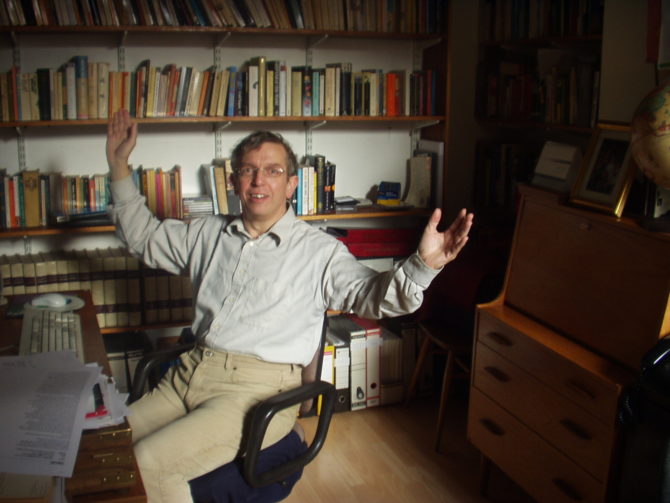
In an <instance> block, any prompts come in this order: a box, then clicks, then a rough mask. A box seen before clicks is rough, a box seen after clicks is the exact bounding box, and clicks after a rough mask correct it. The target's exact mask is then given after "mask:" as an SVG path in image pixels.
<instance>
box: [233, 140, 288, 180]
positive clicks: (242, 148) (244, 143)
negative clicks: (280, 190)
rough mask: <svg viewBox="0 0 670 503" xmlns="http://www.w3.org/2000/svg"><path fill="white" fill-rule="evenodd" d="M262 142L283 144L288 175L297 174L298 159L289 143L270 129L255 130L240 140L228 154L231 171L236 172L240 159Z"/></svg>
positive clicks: (239, 165) (240, 163)
mask: <svg viewBox="0 0 670 503" xmlns="http://www.w3.org/2000/svg"><path fill="white" fill-rule="evenodd" d="M264 143H276V144H278V145H281V146H283V147H284V150H286V169H287V170H288V176H294V175H295V174H297V169H298V159H297V158H296V156H295V153H294V152H293V149H292V148H291V145H289V143H288V142H287V141H286V140H285V139H284V137H283V136H282V135H280V134H279V133H273V132H271V131H255V132H253V133H251V134H250V135H248V136H246V137H245V138H242V140H240V142H239V143H238V144H237V145H236V146H235V148H234V149H233V152H232V154H231V156H230V162H231V164H232V166H233V172H235V173H237V170H238V169H240V167H241V165H242V159H243V158H244V156H245V155H246V154H247V153H248V152H251V151H252V150H256V149H257V148H260V146H261V145H263V144H264Z"/></svg>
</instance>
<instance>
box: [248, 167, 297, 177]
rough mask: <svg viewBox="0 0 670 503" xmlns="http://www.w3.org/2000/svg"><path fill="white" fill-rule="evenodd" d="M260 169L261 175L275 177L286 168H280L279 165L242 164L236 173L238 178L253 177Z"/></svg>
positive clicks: (280, 174)
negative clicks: (258, 165)
mask: <svg viewBox="0 0 670 503" xmlns="http://www.w3.org/2000/svg"><path fill="white" fill-rule="evenodd" d="M258 171H260V172H261V173H263V176H266V177H268V178H277V177H280V176H282V175H283V174H284V173H285V172H286V170H285V169H284V168H281V167H279V166H268V167H263V168H255V167H253V166H242V167H241V168H240V169H238V170H237V175H238V176H239V177H240V178H253V177H254V176H256V173H258Z"/></svg>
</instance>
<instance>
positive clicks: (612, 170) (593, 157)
mask: <svg viewBox="0 0 670 503" xmlns="http://www.w3.org/2000/svg"><path fill="white" fill-rule="evenodd" d="M629 147H630V133H629V131H628V129H627V128H626V127H622V126H614V125H604V124H599V125H598V126H597V127H596V130H595V132H594V133H593V136H592V137H591V142H590V144H589V148H588V151H587V153H586V155H585V156H584V159H583V161H582V164H581V167H580V169H579V172H578V174H577V179H576V180H575V184H574V185H573V187H572V191H571V193H570V201H571V202H572V203H575V204H579V205H581V206H588V207H590V208H593V209H596V210H600V211H604V212H607V213H610V214H613V215H616V216H617V217H620V216H621V213H622V212H623V207H624V205H625V204H626V198H627V197H628V192H629V191H630V187H631V184H632V182H633V177H634V175H635V165H634V163H633V160H632V158H631V152H630V148H629Z"/></svg>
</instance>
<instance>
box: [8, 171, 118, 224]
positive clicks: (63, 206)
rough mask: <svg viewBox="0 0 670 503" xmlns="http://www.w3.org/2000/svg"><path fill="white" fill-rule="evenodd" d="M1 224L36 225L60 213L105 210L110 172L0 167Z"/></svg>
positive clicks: (69, 213)
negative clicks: (69, 172)
mask: <svg viewBox="0 0 670 503" xmlns="http://www.w3.org/2000/svg"><path fill="white" fill-rule="evenodd" d="M0 181H1V183H0V201H2V205H0V221H1V223H0V228H3V229H15V228H22V227H23V228H26V227H39V226H45V225H49V224H50V223H53V222H57V221H58V220H59V219H60V218H61V217H63V216H66V215H74V214H81V213H91V212H100V211H104V210H105V209H106V208H107V205H108V204H109V202H110V194H109V176H108V175H107V174H97V175H63V174H61V173H40V171H39V170H25V171H21V172H18V173H15V174H13V175H9V174H7V171H6V170H4V169H3V170H0Z"/></svg>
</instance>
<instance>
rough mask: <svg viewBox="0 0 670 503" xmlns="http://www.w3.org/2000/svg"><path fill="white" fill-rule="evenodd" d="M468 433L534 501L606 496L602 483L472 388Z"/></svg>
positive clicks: (588, 502) (570, 502)
mask: <svg viewBox="0 0 670 503" xmlns="http://www.w3.org/2000/svg"><path fill="white" fill-rule="evenodd" d="M468 437H469V439H470V441H471V442H472V443H473V444H474V445H475V446H476V447H477V448H478V449H479V450H480V451H481V452H482V453H483V454H484V455H485V456H486V457H488V458H489V459H490V460H491V461H493V462H494V463H495V464H496V465H498V466H499V467H501V468H502V470H503V471H505V472H506V473H507V475H509V476H510V477H511V478H512V479H514V480H515V481H516V482H517V483H518V484H519V485H520V486H521V487H523V488H524V489H525V490H526V491H527V492H528V493H529V494H530V495H531V496H532V497H533V498H535V499H536V500H537V501H542V502H551V503H574V502H576V501H579V502H581V503H596V502H602V501H604V497H605V486H604V484H601V483H600V482H599V481H598V480H596V479H595V477H593V476H592V475H590V474H588V473H587V472H585V471H584V470H582V469H581V468H579V467H578V466H577V465H576V464H574V463H573V462H572V461H571V460H570V459H569V458H568V457H566V456H565V455H564V454H562V453H561V452H559V451H558V450H556V449H555V448H553V447H552V446H551V445H549V444H548V443H546V442H545V441H544V440H542V439H541V438H540V437H538V436H537V435H536V434H535V433H534V432H533V431H531V430H530V429H528V428H527V427H526V426H524V425H523V424H522V423H520V422H519V421H517V420H516V419H515V418H514V417H512V416H511V415H510V414H508V413H507V412H505V411H504V410H503V409H502V408H501V407H499V406H498V405H497V404H496V403H495V402H493V401H492V400H490V399H489V398H487V397H486V396H485V395H484V394H483V393H481V392H480V391H478V390H477V389H474V388H473V389H471V392H470V410H469V413H468Z"/></svg>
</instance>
